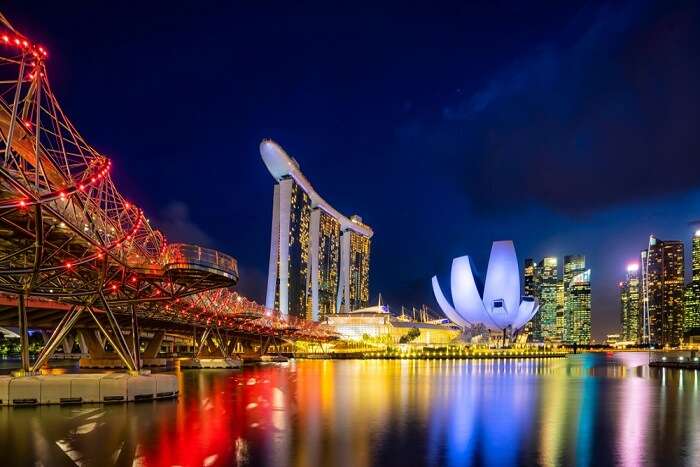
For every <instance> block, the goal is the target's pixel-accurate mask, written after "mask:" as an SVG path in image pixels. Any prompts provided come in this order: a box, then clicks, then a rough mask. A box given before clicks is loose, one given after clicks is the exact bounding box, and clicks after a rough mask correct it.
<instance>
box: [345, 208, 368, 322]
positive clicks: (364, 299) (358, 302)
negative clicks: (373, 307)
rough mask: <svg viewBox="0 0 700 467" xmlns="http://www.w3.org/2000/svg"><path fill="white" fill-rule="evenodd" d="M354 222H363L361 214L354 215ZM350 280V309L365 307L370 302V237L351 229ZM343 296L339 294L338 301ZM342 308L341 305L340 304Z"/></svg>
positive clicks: (348, 282)
mask: <svg viewBox="0 0 700 467" xmlns="http://www.w3.org/2000/svg"><path fill="white" fill-rule="evenodd" d="M352 220H353V221H354V222H360V223H361V222H362V218H360V217H359V216H353V217H352ZM348 235H349V240H350V248H349V249H348V250H349V251H350V280H348V281H346V282H345V283H347V284H348V286H349V290H350V293H349V302H350V309H351V310H356V309H358V308H365V307H367V305H368V304H369V247H370V241H371V240H370V238H369V237H366V236H364V235H360V234H357V233H355V232H352V231H350V232H349V233H348ZM341 299H342V297H341V296H340V294H339V295H338V303H340V302H341ZM338 309H340V306H338Z"/></svg>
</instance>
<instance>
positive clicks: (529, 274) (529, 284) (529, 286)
mask: <svg viewBox="0 0 700 467" xmlns="http://www.w3.org/2000/svg"><path fill="white" fill-rule="evenodd" d="M536 274H537V266H536V264H535V262H534V261H533V259H532V258H525V262H524V264H523V295H525V296H526V297H533V298H537V284H536V280H537V277H536ZM534 322H535V320H534V319H533V320H532V321H528V323H527V324H526V325H525V329H524V331H525V332H526V333H527V334H528V335H530V334H532V333H533V330H534Z"/></svg>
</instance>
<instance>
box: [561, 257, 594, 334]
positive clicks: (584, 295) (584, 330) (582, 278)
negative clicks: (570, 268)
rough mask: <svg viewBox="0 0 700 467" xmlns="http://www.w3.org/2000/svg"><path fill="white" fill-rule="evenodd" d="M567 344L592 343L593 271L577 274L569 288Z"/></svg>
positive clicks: (588, 270)
mask: <svg viewBox="0 0 700 467" xmlns="http://www.w3.org/2000/svg"><path fill="white" fill-rule="evenodd" d="M567 303H568V305H569V306H568V307H567V329H566V333H567V335H566V340H567V342H574V343H577V344H590V343H591V270H590V269H586V270H585V271H581V272H579V273H578V274H576V275H575V276H574V277H573V278H572V279H571V282H570V283H569V287H568V288H567Z"/></svg>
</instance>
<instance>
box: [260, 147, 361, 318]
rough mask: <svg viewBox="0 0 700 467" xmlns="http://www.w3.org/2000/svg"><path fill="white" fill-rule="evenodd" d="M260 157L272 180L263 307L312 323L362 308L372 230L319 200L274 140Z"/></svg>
mask: <svg viewBox="0 0 700 467" xmlns="http://www.w3.org/2000/svg"><path fill="white" fill-rule="evenodd" d="M260 155H261V156H262V159H263V162H265V165H266V166H267V169H268V170H269V171H270V174H271V175H272V177H273V178H274V179H275V181H276V184H275V188H274V195H273V204H272V232H271V235H270V237H271V241H270V263H269V270H268V275H267V295H266V298H265V306H266V307H268V308H274V309H279V311H280V314H281V315H282V316H285V317H286V316H294V317H297V318H306V319H313V320H314V321H318V320H321V319H323V318H324V317H325V316H327V315H329V314H334V313H338V312H348V311H351V310H355V309H358V308H364V307H366V306H367V305H368V303H369V256H370V243H371V241H370V240H371V238H372V235H373V232H372V229H370V228H369V226H367V225H365V224H363V223H362V218H361V217H359V216H351V217H350V218H348V217H345V216H344V215H342V214H341V213H339V212H338V211H336V210H335V209H334V208H333V207H332V206H331V205H330V204H328V203H327V202H326V201H325V200H324V199H323V198H321V196H320V195H319V194H318V193H316V191H315V190H314V188H313V186H311V183H309V181H308V180H307V179H306V177H305V176H304V174H303V173H302V172H301V170H300V168H299V164H298V163H297V161H296V160H294V159H293V158H292V157H290V156H289V155H288V154H287V153H286V152H285V151H284V149H282V148H281V147H280V146H279V145H278V144H277V143H275V142H274V141H271V140H263V142H262V143H260Z"/></svg>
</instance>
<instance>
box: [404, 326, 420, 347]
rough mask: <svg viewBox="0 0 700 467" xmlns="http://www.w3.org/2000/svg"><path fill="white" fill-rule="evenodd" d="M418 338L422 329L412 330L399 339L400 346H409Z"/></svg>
mask: <svg viewBox="0 0 700 467" xmlns="http://www.w3.org/2000/svg"><path fill="white" fill-rule="evenodd" d="M418 336H420V329H418V328H411V329H409V330H408V332H407V333H406V334H405V335H403V336H401V338H400V339H399V344H408V343H409V342H411V341H413V340H416V339H417V338H418Z"/></svg>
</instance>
